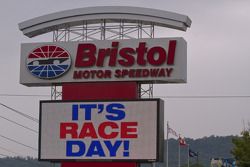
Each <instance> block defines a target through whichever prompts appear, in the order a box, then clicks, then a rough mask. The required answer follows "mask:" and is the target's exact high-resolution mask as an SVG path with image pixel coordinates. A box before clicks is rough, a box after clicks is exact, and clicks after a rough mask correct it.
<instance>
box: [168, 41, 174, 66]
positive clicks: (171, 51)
mask: <svg viewBox="0 0 250 167" xmlns="http://www.w3.org/2000/svg"><path fill="white" fill-rule="evenodd" d="M175 48H176V40H172V41H169V45H168V62H167V64H168V65H173V64H174V56H175Z"/></svg>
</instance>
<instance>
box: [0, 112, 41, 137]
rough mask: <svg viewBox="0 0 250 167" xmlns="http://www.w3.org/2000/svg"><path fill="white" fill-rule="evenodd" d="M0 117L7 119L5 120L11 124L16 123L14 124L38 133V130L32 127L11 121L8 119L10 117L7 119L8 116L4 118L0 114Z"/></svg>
mask: <svg viewBox="0 0 250 167" xmlns="http://www.w3.org/2000/svg"><path fill="white" fill-rule="evenodd" d="M0 118H2V119H5V120H7V121H9V122H11V123H13V124H16V125H18V126H20V127H23V128H25V129H27V130H29V131H32V132H35V133H38V131H36V130H34V129H31V128H29V127H27V126H24V125H22V124H19V123H17V122H15V121H12V120H10V119H8V118H5V117H3V116H1V115H0Z"/></svg>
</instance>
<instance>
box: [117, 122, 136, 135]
mask: <svg viewBox="0 0 250 167" xmlns="http://www.w3.org/2000/svg"><path fill="white" fill-rule="evenodd" d="M137 125H138V123H137V122H122V123H121V138H137ZM133 126H134V127H133Z"/></svg>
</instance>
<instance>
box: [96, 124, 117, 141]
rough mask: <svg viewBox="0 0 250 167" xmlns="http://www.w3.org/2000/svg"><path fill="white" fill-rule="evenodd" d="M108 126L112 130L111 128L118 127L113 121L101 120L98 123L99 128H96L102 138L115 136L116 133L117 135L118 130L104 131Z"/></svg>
mask: <svg viewBox="0 0 250 167" xmlns="http://www.w3.org/2000/svg"><path fill="white" fill-rule="evenodd" d="M108 126H109V127H110V128H111V129H112V130H113V129H118V128H119V127H118V125H117V124H116V123H114V122H103V123H101V124H100V126H99V128H98V133H99V136H100V137H102V138H104V139H113V138H116V137H117V135H118V132H112V131H111V132H110V133H106V131H105V129H106V128H107V127H108Z"/></svg>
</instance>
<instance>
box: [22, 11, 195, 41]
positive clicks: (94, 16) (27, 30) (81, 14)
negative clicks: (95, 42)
mask: <svg viewBox="0 0 250 167" xmlns="http://www.w3.org/2000/svg"><path fill="white" fill-rule="evenodd" d="M104 21H105V22H107V23H113V22H114V23H115V22H120V21H122V22H124V23H137V22H140V23H142V24H154V25H156V26H161V27H167V28H173V29H177V30H182V31H186V29H187V27H190V26H191V20H190V18H189V17H188V16H186V15H181V14H177V13H173V12H168V11H163V10H158V9H151V8H141V7H129V6H97V7H87V8H78V9H72V10H66V11H60V12H56V13H52V14H48V15H44V16H40V17H36V18H33V19H30V20H27V21H24V22H21V23H19V29H20V30H21V31H22V32H23V34H24V35H25V36H27V37H30V38H31V37H35V36H37V35H41V34H44V33H48V32H51V31H54V30H57V29H63V28H67V27H69V26H79V25H83V24H85V23H87V24H95V23H103V22H104Z"/></svg>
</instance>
